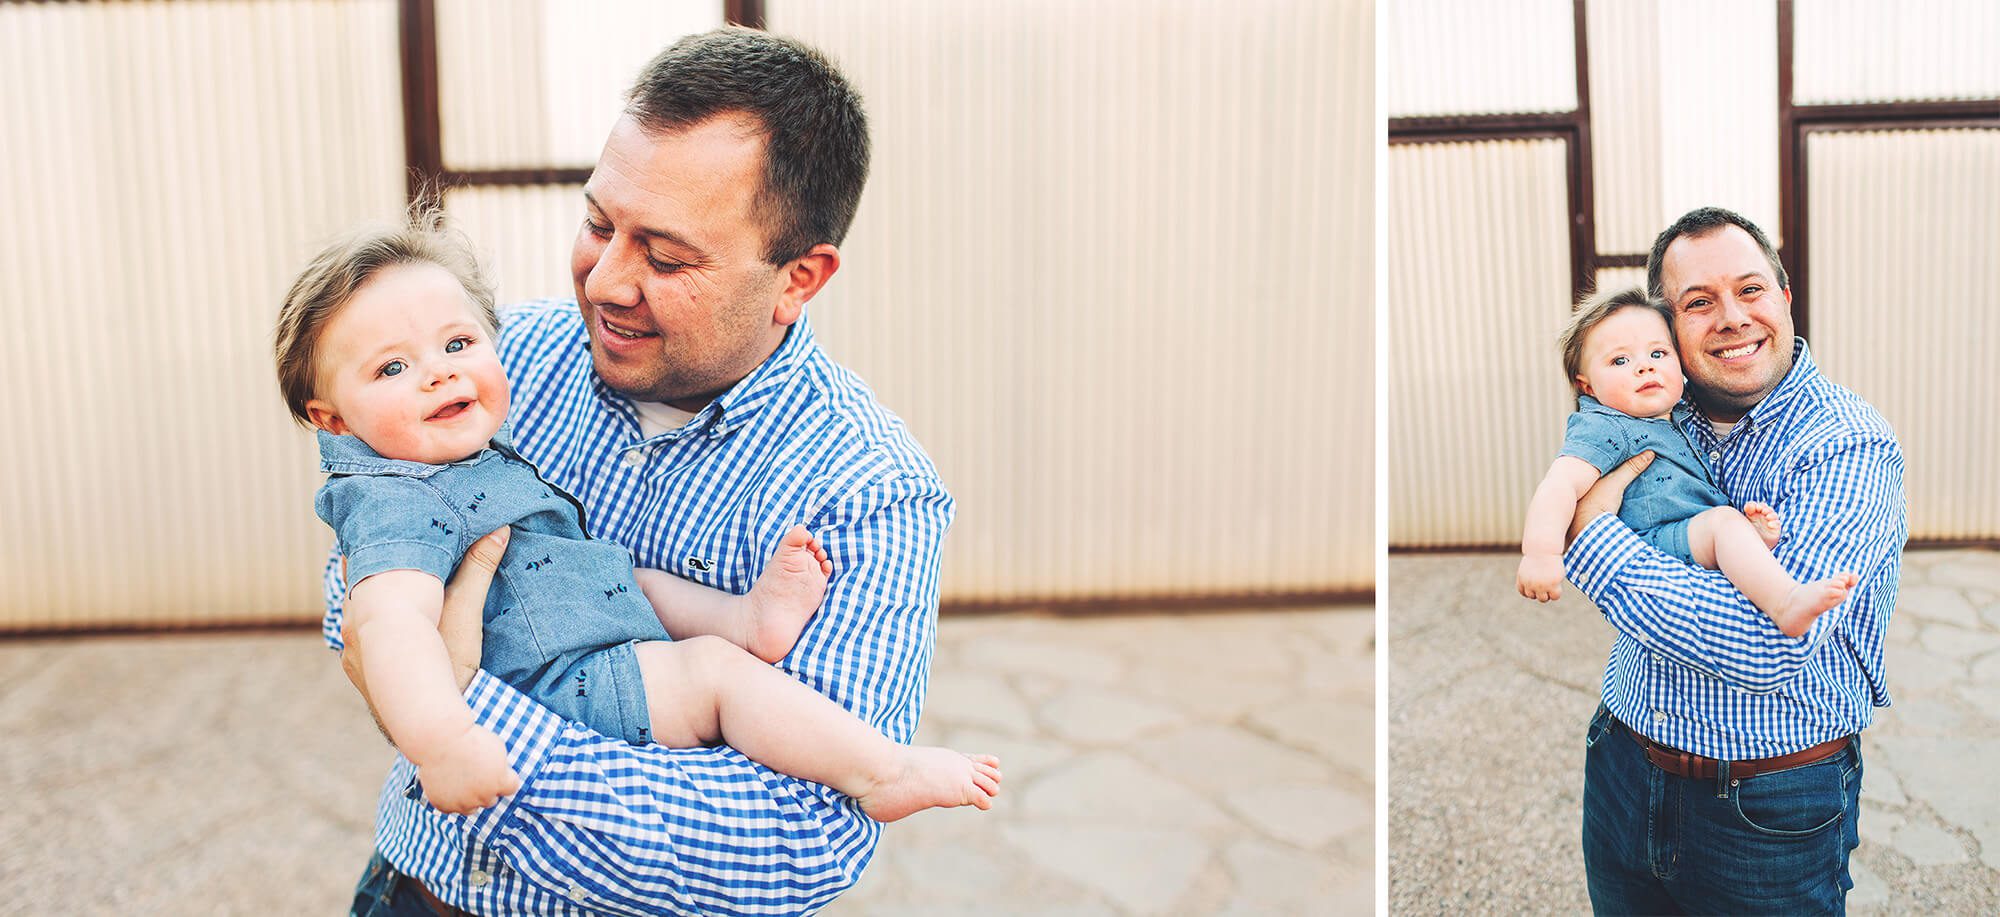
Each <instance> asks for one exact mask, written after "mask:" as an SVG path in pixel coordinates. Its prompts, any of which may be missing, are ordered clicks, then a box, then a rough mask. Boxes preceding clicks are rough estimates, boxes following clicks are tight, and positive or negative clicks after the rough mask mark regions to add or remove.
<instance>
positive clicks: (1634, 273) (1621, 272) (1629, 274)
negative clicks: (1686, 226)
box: [1592, 226, 1666, 292]
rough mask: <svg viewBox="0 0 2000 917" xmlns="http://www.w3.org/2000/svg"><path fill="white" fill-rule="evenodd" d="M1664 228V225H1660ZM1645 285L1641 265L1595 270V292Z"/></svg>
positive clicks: (1644, 271)
mask: <svg viewBox="0 0 2000 917" xmlns="http://www.w3.org/2000/svg"><path fill="white" fill-rule="evenodd" d="M1660 228H1661V229H1665V228H1666V227H1665V226H1662V227H1660ZM1645 285H1646V269H1645V268H1643V267H1607V268H1599V269H1598V271H1597V286H1596V287H1593V288H1592V289H1593V290H1594V291H1596V292H1604V291H1608V290H1623V289H1627V288H1630V287H1644V286H1645Z"/></svg>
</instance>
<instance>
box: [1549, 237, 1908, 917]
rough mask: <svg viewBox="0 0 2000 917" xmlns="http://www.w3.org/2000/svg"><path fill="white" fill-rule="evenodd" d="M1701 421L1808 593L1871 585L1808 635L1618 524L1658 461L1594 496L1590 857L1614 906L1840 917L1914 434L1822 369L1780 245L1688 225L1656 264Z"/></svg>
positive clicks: (1572, 563) (1587, 524) (1596, 879)
mask: <svg viewBox="0 0 2000 917" xmlns="http://www.w3.org/2000/svg"><path fill="white" fill-rule="evenodd" d="M1647 283H1648V286H1649V288H1650V293H1651V295H1652V296H1654V297H1655V298H1658V299H1661V300H1663V301H1664V302H1665V303H1666V304H1667V305H1668V306H1669V307H1670V308H1671V310H1672V314H1673V335H1674V340H1675V343H1676V345H1677V349H1678V350H1679V355H1680V360H1681V364H1682V367H1683V368H1684V370H1685V371H1686V375H1687V379H1688V396H1689V397H1690V398H1691V400H1692V401H1693V402H1694V404H1695V407H1696V408H1697V409H1698V410H1697V411H1696V412H1695V413H1694V416H1693V417H1692V418H1691V420H1690V421H1689V422H1688V423H1687V425H1686V427H1685V429H1684V430H1683V432H1684V433H1685V434H1686V435H1687V437H1688V438H1689V440H1690V442H1691V443H1692V444H1693V445H1694V446H1695V450H1696V451H1697V452H1698V453H1700V454H1701V455H1702V456H1703V457H1705V458H1706V460H1707V462H1708V464H1709V466H1710V469H1711V471H1712V473H1713V476H1714V479H1715V483H1716V484H1717V485H1718V486H1719V487H1721V488H1722V490H1723V491H1725V492H1726V493H1727V494H1728V495H1729V496H1730V498H1731V500H1732V502H1734V503H1735V504H1736V505H1739V506H1740V505H1742V504H1743V503H1745V502H1748V501H1757V502H1762V503H1767V504H1770V505H1771V506H1772V507H1774V508H1775V509H1776V510H1777V511H1778V513H1779V514H1780V515H1781V516H1782V518H1783V520H1784V536H1783V539H1782V540H1781V541H1780V542H1779V543H1778V545H1777V547H1776V548H1775V554H1776V556H1777V558H1778V560H1779V561H1780V562H1781V563H1782V564H1783V565H1784V567H1785V568H1786V569H1787V570H1788V571H1789V572H1790V573H1791V575H1793V576H1794V577H1797V578H1800V579H1801V580H1805V579H1818V578H1821V577H1825V576H1828V575H1831V574H1833V573H1835V572H1837V571H1852V572H1853V573H1855V574H1857V575H1858V577H1859V580H1858V584H1857V585H1856V586H1855V588H1854V589H1853V591H1852V593H1851V594H1850V595H1849V596H1848V597H1847V599H1846V600H1845V601H1843V602H1841V603H1840V604H1839V605H1837V606H1836V607H1834V608H1833V609H1831V610H1830V611H1828V612H1826V613H1825V614H1823V615H1821V616H1820V617H1819V618H1818V619H1817V620H1816V621H1814V622H1813V623H1812V625H1811V628H1810V629H1809V630H1808V631H1807V632H1806V633H1805V634H1804V635H1803V636H1801V637H1797V638H1794V637H1788V636H1786V635H1785V634H1783V633H1781V632H1780V631H1779V629H1778V628H1777V627H1776V626H1774V625H1773V624H1772V622H1771V620H1770V618H1768V617H1766V616H1765V615H1764V613H1762V612H1760V611H1759V610H1758V609H1757V608H1756V607H1755V606H1753V605H1752V604H1751V603H1750V602H1749V601H1748V600H1747V599H1745V598H1744V597H1743V595H1742V594H1741V593H1740V592H1738V591H1737V590H1736V589H1735V588H1734V587H1733V586H1731V585H1730V583H1729V581H1728V580H1727V579H1726V578H1724V576H1723V575H1722V574H1721V573H1720V572H1718V571H1715V570H1708V569H1703V568H1700V567H1695V566H1691V565H1689V564H1687V563H1683V562H1681V561H1678V560H1675V559H1673V558H1671V557H1668V556H1667V555H1665V554H1662V553H1660V552H1658V551H1656V550H1654V549H1653V548H1651V547H1649V546H1648V545H1647V544H1645V543H1644V542H1643V541H1641V540H1640V539H1639V538H1638V537H1637V536H1636V535H1634V534H1633V533H1632V531H1631V530H1630V529H1629V528H1627V527H1626V526H1625V524H1624V523H1622V522H1621V521H1620V520H1619V519H1618V517H1617V515H1616V512H1617V509H1618V505H1619V500H1620V497H1621V496H1622V494H1623V491H1624V488H1625V485H1627V484H1629V483H1630V482H1631V481H1632V480H1633V479H1634V478H1635V477H1636V476H1637V475H1638V474H1640V473H1642V472H1643V469H1644V468H1645V465H1646V462H1647V460H1648V458H1649V456H1643V455H1642V456H1640V457H1639V458H1636V459H1634V460H1632V461H1630V462H1627V463H1626V464H1625V465H1624V466H1622V467H1621V468H1619V469H1618V470H1617V471H1615V472H1613V473H1612V474H1608V475H1606V476H1605V477H1604V478H1603V479H1602V481H1600V483H1599V485H1598V486H1596V487H1595V488H1593V489H1592V490H1591V492H1590V493H1589V494H1588V495H1586V497H1585V498H1584V499H1583V501H1582V502H1581V503H1580V504H1579V506H1578V509H1577V514H1576V520H1575V522H1574V523H1573V525H1572V528H1571V536H1572V538H1573V541H1572V543H1571V544H1570V546H1569V548H1568V551H1567V553H1566V554H1565V555H1564V567H1565V572H1566V574H1567V576H1568V578H1569V580H1570V581H1571V582H1572V583H1574V584H1576V586H1577V587H1578V588H1579V589H1581V590H1582V591H1583V592H1584V594H1585V595H1587V596H1589V597H1590V599H1591V600H1592V601H1594V602H1595V603H1596V604H1597V606H1598V608H1599V609H1600V610H1601V611H1602V612H1603V614H1604V616H1605V618H1606V619H1607V620H1609V621H1610V622H1611V623H1612V625H1613V626H1614V627H1615V628H1616V629H1617V632H1618V636H1617V640H1616V643H1615V644H1614V645H1613V647H1612V650H1611V658H1610V662H1609V664H1608V665H1607V667H1606V671H1605V675H1604V685H1603V699H1604V700H1603V705H1602V706H1601V707H1600V708H1599V710H1598V712H1597V715H1596V716H1595V717H1594V718H1593V720H1592V722H1591V724H1590V728H1589V732H1588V734H1587V737H1586V747H1587V749H1588V750H1587V752H1586V763H1585V781H1584V804H1583V851H1584V862H1585V867H1586V872H1587V874H1588V880H1589V887H1590V898H1591V905H1592V907H1593V908H1594V909H1595V910H1596V911H1598V912H1599V913H1623V914H1632V913H1645V914H1656V913H1795V912H1811V913H1825V912H1839V911H1841V910H1843V909H1844V903H1845V897H1846V893H1847V890H1848V889H1849V888H1852V887H1853V881H1852V879H1851V878H1850V877H1849V875H1848V871H1847V863H1848V855H1849V853H1850V851H1852V850H1853V849H1854V847H1855V846H1857V845H1858V844H1859V837H1858V834H1857V821H1858V818H1859V815H1860V807H1859V798H1860V788H1861V773H1862V758H1861V746H1860V733H1861V731H1862V730H1863V729H1864V728H1866V727H1867V726H1868V724H1869V723H1870V721H1871V720H1872V719H1873V716H1874V708H1876V707H1884V706H1887V705H1888V704H1889V694H1888V689H1887V683H1886V681H1885V679H1884V675H1883V664H1882V643H1883V635H1884V633H1885V631H1886V630H1887V628H1888V623H1889V615H1890V611H1891V610H1892V609H1893V608H1894V606H1895V601H1896V586H1897V579H1898V575H1899V571H1900V569H1901V560H1902V548H1903V543H1904V541H1905V540H1906V538H1907V534H1908V525H1907V521H1906V514H1905V509H1904V496H1903V457H1902V452H1901V449H1900V447H1899V446H1898V445H1897V442H1896V437H1895V433H1894V431H1892V430H1891V429H1890V428H1889V425H1888V423H1887V422H1886V421H1884V420H1883V419H1882V417H1881V415H1880V414H1878V413H1876V411H1875V410H1874V409H1873V408H1871V407H1870V406H1869V405H1868V404H1867V403H1866V402H1864V401H1862V400H1861V399H1860V398H1859V397H1858V396H1856V395H1854V394H1853V393H1852V392H1849V391H1848V390H1846V389H1844V388H1841V387H1840V386H1838V385H1835V384H1834V383H1832V382H1831V381H1828V380H1827V379H1826V378H1825V377H1823V376H1821V375H1820V372H1819V368H1818V367H1817V365H1816V364H1815V363H1814V362H1813V358H1812V352H1811V350H1810V349H1809V348H1808V347H1807V346H1806V342H1805V341H1803V340H1800V339H1798V338H1796V337H1795V336H1794V335H1793V331H1792V314H1791V306H1792V295H1791V289H1790V287H1789V281H1788V278H1787V277H1786V274H1785V270H1784V267H1783V266H1782V265H1781V264H1780V262H1779V259H1778V255H1777V252H1776V250H1775V249H1774V248H1773V247H1772V245H1771V243H1770V241H1769V239H1767V238H1766V237H1765V235H1764V233H1763V232H1762V231H1761V230H1759V229H1758V228H1757V227H1756V226H1755V225H1754V224H1752V223H1750V222H1749V221H1748V220H1746V219H1744V218H1743V217H1741V216H1739V215H1737V214H1735V213H1732V212H1729V211H1727V210H1722V209H1719V208H1702V209H1699V210H1695V211H1693V212H1690V213H1688V214H1687V215H1686V216H1683V217H1682V218H1681V219H1680V220H1678V221H1677V222H1675V223H1674V225H1673V226H1671V227H1669V228H1668V229H1667V230H1666V231H1665V232H1663V233H1661V234H1660V236H1659V238H1658V239H1657V240H1656V242H1655V243H1654V245H1653V250H1652V254H1651V256H1650V257H1649V259H1648V261H1647Z"/></svg>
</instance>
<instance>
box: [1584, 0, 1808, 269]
mask: <svg viewBox="0 0 2000 917" xmlns="http://www.w3.org/2000/svg"><path fill="white" fill-rule="evenodd" d="M1657 23H1658V32H1659V47H1660V49H1661V51H1660V54H1659V65H1660V73H1659V76H1658V77H1657V78H1656V79H1657V83H1656V85H1658V87H1659V105H1660V144H1661V149H1662V150H1663V151H1664V155H1663V156H1662V157H1661V162H1660V203H1661V207H1660V213H1661V214H1662V215H1663V218H1662V219H1661V221H1660V225H1658V226H1656V227H1654V228H1653V231H1654V232H1655V233H1657V232H1658V231H1659V230H1661V229H1665V228H1666V227H1667V225H1668V223H1670V222H1671V221H1672V220H1673V219H1675V218H1676V217H1679V216H1680V215H1681V214H1683V213H1686V212H1688V211H1690V210H1693V209H1694V208H1696V207H1702V206H1707V205H1711V204H1712V205H1716V206H1720V207H1727V208H1729V209H1731V210H1734V211H1736V212H1737V213H1740V214H1743V215H1744V216H1746V217H1749V218H1750V219H1751V221H1752V222H1755V223H1756V224H1757V225H1758V226H1759V227H1761V228H1763V230H1764V232H1766V233H1767V234H1769V235H1770V236H1771V241H1772V242H1774V243H1777V244H1780V245H1782V244H1783V240H1782V239H1781V238H1780V234H1781V232H1782V227H1780V226H1779V225H1778V68H1777V66H1776V64H1775V63H1774V62H1773V61H1774V60H1775V56H1776V54H1777V47H1778V14H1777V6H1776V5H1775V0H1674V2H1671V3H1663V4H1661V5H1660V15H1659V18H1658V19H1657ZM1635 27H1640V28H1643V24H1635ZM1593 114H1594V113H1593ZM1646 245H1647V247H1648V248H1650V247H1651V245H1652V237H1651V236H1650V235H1648V236H1647V238H1646Z"/></svg>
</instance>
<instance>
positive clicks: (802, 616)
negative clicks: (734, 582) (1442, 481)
mask: <svg viewBox="0 0 2000 917" xmlns="http://www.w3.org/2000/svg"><path fill="white" fill-rule="evenodd" d="M832 573H833V563H832V562H831V561H829V560H827V558H826V549H825V548H822V547H820V544H819V540H818V539H816V538H814V537H812V534H811V533H810V532H807V531H806V527H805V526H803V525H795V526H792V530H791V531H789V532H786V533H785V539H784V541H782V542H780V543H779V544H778V550H777V552H776V553H774V554H772V555H771V562H770V563H768V564H765V565H764V573H763V575H762V576H759V577H757V584H756V585H754V586H751V587H750V595H749V596H748V598H749V600H750V613H749V615H748V617H747V620H746V621H745V622H744V634H743V640H742V641H741V643H742V646H743V648H744V649H746V650H749V651H750V654H751V655H753V656H756V657H757V658H759V659H762V660H764V661H765V662H777V661H778V660H780V659H783V658H785V654H786V653H789V652H791V651H792V645H793V644H795V643H797V642H799V634H800V632H802V631H804V630H805V629H806V621H807V620H808V619H810V618H811V617H812V616H813V612H815V611H818V610H819V601H820V599H822V598H824V597H825V596H826V578H827V577H828V576H829V575H831V574H832Z"/></svg>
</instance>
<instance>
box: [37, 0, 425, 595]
mask: <svg viewBox="0 0 2000 917" xmlns="http://www.w3.org/2000/svg"><path fill="white" fill-rule="evenodd" d="M395 28H396V18H395V5H394V3H393V2H389V0H378V2H266V3H148V4H135V3H111V4H103V3H60V4H0V123H4V124H6V125H7V129H6V130H5V131H4V132H0V149H4V155H0V161H4V162H5V163H6V166H5V168H4V170H0V201H5V202H6V203H5V205H4V209H5V211H6V213H7V215H8V217H9V219H8V220H6V221H5V224H4V227H0V278H4V279H0V291H4V295H0V322H4V323H5V324H6V326H7V327H8V328H9V329H10V330H11V331H12V333H11V334H10V335H9V336H8V339H7V342H6V343H4V344H0V348H4V349H5V358H4V359H0V391H4V392H6V393H7V395H8V397H6V398H4V399H0V429H5V430H6V431H7V434H6V439H5V441H4V445H0V450H4V451H0V455H4V464H5V465H6V467H7V469H8V474H7V475H6V482H5V483H4V484H0V501H4V502H0V630H6V629H19V628H47V627H58V626H67V627H96V626H118V625H132V624H138V625H148V624H151V625H173V624H188V623H201V622H207V621H253V620H273V619H278V620H301V621H303V620H310V619H311V618H312V617H315V616H317V614H318V613H319V612H318V610H317V606H318V601H317V599H316V595H317V590H316V588H315V587H314V584H313V578H312V571H313V570H314V569H316V567H317V565H318V563H319V561H320V559H322V558H323V557H324V556H325V555H324V552H325V549H326V544H327V542H328V540H329V539H328V537H327V535H326V534H325V532H324V531H323V528H324V527H323V526H321V525H320V523H319V522H318V520H317V519H315V518H313V516H312V511H311V502H310V501H311V497H312V493H313V489H314V488H315V487H316V486H317V480H318V475H317V474H316V473H315V471H316V469H315V461H314V456H313V453H312V450H311V441H310V438H309V437H307V436H305V435H304V434H303V433H302V432H300V431H298V430H296V429H294V428H293V427H291V425H290V423H289V421H288V420H287V416H286V414H285V412H284V410H283V408H282V406H281V405H280V403H279V401H278V398H277V393H276V385H275V383H274V376H273V372H272V369H271V358H270V355H269V352H270V344H269V341H270V333H271V321H272V319H273V317H274V316H275V314H276V310H277V303H278V299H279V297H280V296H281V295H282V293H283V292H284V290H285V288H286V286H287V285H288V284H289V282H290V279H291V276H292V272H293V271H294V270H296V269H297V267H298V266H299V265H300V264H301V263H303V261H304V259H305V258H306V257H307V256H308V255H309V254H310V253H311V251H312V250H313V249H314V248H315V247H316V245H317V244H318V243H319V241H320V240H322V239H323V238H325V237H326V236H327V235H329V234H330V233H332V232H333V231H335V230H337V229H339V228H341V227H344V226H345V225H347V224H349V223H352V222H354V221H356V220H360V219H364V218H369V217H382V216H386V215H391V214H393V213H395V212H396V211H397V210H398V209H399V208H400V206H401V198H402V189H403V177H402V174H403V173H402V136H401V124H402V122H401V117H400V114H399V113H398V110H397V100H398V97H399V96H398V83H397V76H396V74H397V65H396V40H395Z"/></svg>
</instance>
